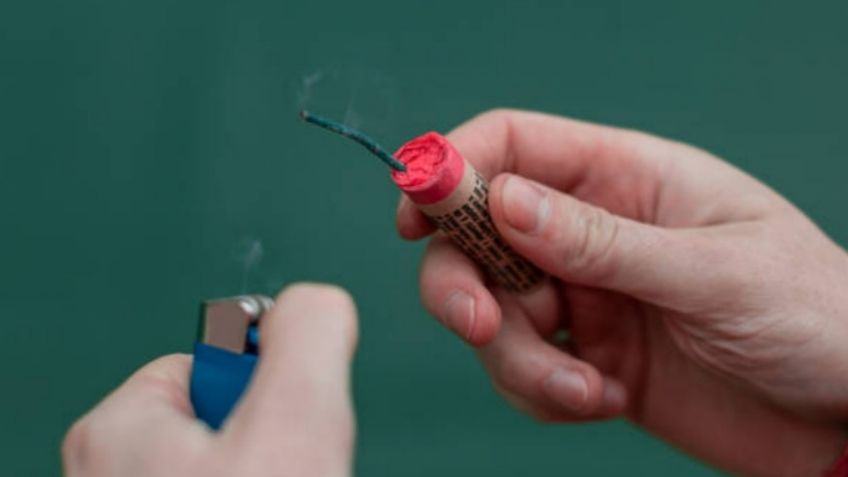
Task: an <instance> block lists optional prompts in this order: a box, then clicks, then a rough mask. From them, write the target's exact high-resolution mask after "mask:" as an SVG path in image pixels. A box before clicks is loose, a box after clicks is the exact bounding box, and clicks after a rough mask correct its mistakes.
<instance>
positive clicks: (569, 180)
mask: <svg viewBox="0 0 848 477" xmlns="http://www.w3.org/2000/svg"><path fill="white" fill-rule="evenodd" d="M447 139H448V140H449V141H450V142H451V143H452V144H453V145H454V147H455V148H456V149H457V151H459V153H460V154H461V155H462V156H463V157H465V159H467V160H468V161H469V162H470V163H471V164H472V165H473V166H474V167H475V168H476V169H477V170H478V171H479V172H480V173H481V174H482V175H483V176H484V177H486V178H488V179H492V178H493V177H494V176H496V175H498V174H500V173H502V172H512V173H515V174H518V175H521V176H524V177H527V178H529V179H533V180H535V181H538V182H541V183H544V184H547V185H549V186H551V187H552V188H555V189H558V190H561V191H566V192H569V191H572V190H573V189H575V188H576V187H578V186H579V185H580V184H581V183H583V182H587V181H593V182H594V181H596V180H598V179H603V178H607V177H621V175H622V173H623V172H625V171H626V170H628V169H629V170H631V171H632V170H634V168H638V169H644V168H646V167H647V168H650V169H652V170H656V169H657V168H659V167H660V166H661V165H662V163H663V162H664V160H665V159H663V157H664V155H658V154H656V151H657V146H659V145H668V144H671V143H670V142H669V141H665V140H663V139H660V138H658V137H654V136H651V135H648V134H644V133H640V132H637V131H631V130H626V129H620V128H616V127H612V126H603V125H599V124H592V123H587V122H583V121H577V120H574V119H569V118H564V117H560V116H554V115H550V114H544V113H537V112H530V111H519V110H506V109H504V110H494V111H490V112H487V113H483V114H481V115H479V116H476V117H474V118H472V119H471V120H469V121H467V122H465V123H463V124H462V125H460V126H459V127H457V128H456V129H454V130H453V131H451V132H450V133H449V134H448V135H447ZM648 151H651V153H648ZM397 214H398V215H397V226H398V231H399V232H400V235H401V236H402V237H404V238H407V239H412V240H414V239H418V238H421V237H424V236H426V235H428V234H430V233H431V232H432V231H433V228H432V226H431V225H430V224H429V222H428V221H427V220H426V218H425V217H424V216H423V214H421V213H420V212H419V211H418V210H416V209H415V208H414V207H412V206H411V203H410V201H409V200H408V199H407V198H406V197H403V196H402V197H401V203H400V206H399V207H398V212H397Z"/></svg>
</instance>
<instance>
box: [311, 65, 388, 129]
mask: <svg viewBox="0 0 848 477" xmlns="http://www.w3.org/2000/svg"><path fill="white" fill-rule="evenodd" d="M399 98H400V94H399V88H398V85H397V81H396V80H395V78H394V77H392V76H390V75H387V74H385V73H383V72H381V71H380V70H377V69H373V68H370V69H369V68H362V67H357V68H318V69H316V70H314V71H310V72H307V73H304V74H302V75H301V76H300V77H299V78H298V79H297V82H296V91H295V101H296V104H297V107H298V109H309V110H310V111H313V112H315V113H317V114H320V115H323V116H327V117H330V118H333V119H338V120H340V121H342V122H344V123H345V124H347V125H349V126H351V127H355V128H358V129H367V130H368V131H369V132H371V133H374V134H378V135H379V134H385V133H387V132H388V130H389V129H391V126H393V125H394V120H395V119H396V116H397V115H396V112H397V110H398V102H399Z"/></svg>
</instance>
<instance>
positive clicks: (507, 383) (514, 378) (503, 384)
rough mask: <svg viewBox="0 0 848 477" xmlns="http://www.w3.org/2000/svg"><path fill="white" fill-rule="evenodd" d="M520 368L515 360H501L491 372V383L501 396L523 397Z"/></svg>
mask: <svg viewBox="0 0 848 477" xmlns="http://www.w3.org/2000/svg"><path fill="white" fill-rule="evenodd" d="M520 368H521V366H520V365H519V364H518V363H517V362H516V360H515V359H509V358H507V359H503V360H501V361H500V362H499V363H497V365H496V366H495V367H494V369H493V371H492V382H493V384H494V386H495V389H496V390H498V391H499V392H500V393H501V394H503V393H512V394H518V395H523V394H524V391H525V390H524V386H523V375H522V370H521V369H520Z"/></svg>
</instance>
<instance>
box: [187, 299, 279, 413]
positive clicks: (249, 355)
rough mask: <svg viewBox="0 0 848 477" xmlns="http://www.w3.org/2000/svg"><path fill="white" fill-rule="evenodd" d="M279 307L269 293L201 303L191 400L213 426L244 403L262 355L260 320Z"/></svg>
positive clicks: (196, 410)
mask: <svg viewBox="0 0 848 477" xmlns="http://www.w3.org/2000/svg"><path fill="white" fill-rule="evenodd" d="M273 305H274V301H273V300H271V299H270V298H268V297H266V296H263V295H241V296H235V297H231V298H222V299H217V300H209V301H206V302H204V303H202V304H201V306H200V324H199V329H198V336H197V342H195V344H194V361H193V363H192V366H191V390H190V395H191V403H192V405H193V406H194V412H195V414H196V415H197V417H198V418H199V419H201V420H202V421H204V422H206V423H207V424H208V425H209V426H210V427H212V428H213V429H218V428H219V427H220V426H221V423H222V422H223V421H224V419H226V417H227V415H228V414H229V413H230V410H232V408H233V406H235V404H236V402H238V400H239V398H240V397H241V395H242V393H243V392H244V390H245V388H246V387H247V384H248V382H250V377H251V375H252V374H253V368H254V367H255V366H256V361H257V360H258V358H259V319H260V318H261V317H262V315H264V314H265V313H267V312H268V311H269V310H270V309H271V307H272V306H273Z"/></svg>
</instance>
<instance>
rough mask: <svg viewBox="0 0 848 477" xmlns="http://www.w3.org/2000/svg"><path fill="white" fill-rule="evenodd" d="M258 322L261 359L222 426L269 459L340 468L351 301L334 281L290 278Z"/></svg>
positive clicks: (348, 447) (349, 432) (345, 461)
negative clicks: (303, 281) (302, 281)
mask: <svg viewBox="0 0 848 477" xmlns="http://www.w3.org/2000/svg"><path fill="white" fill-rule="evenodd" d="M260 326H261V330H260V333H261V337H260V348H261V358H260V359H259V364H258V367H257V370H256V372H255V376H254V378H253V380H252V382H251V383H250V385H249V387H248V389H247V391H246V393H245V396H244V397H243V398H242V401H241V403H240V404H239V406H238V408H237V409H236V410H235V412H234V414H233V416H232V418H231V420H230V422H229V423H228V426H227V427H228V428H227V429H225V433H227V434H229V436H230V437H231V438H233V439H234V440H236V441H240V442H249V443H250V446H249V447H251V448H252V449H253V451H256V452H259V453H260V454H268V455H272V456H276V457H274V460H275V461H287V462H289V463H292V462H299V463H300V464H302V465H304V466H309V465H314V466H317V467H316V468H318V467H321V468H326V467H328V466H329V467H331V468H333V469H335V470H339V471H340V472H338V473H339V475H341V474H342V473H346V468H347V467H348V466H349V462H350V454H351V452H352V445H353V432H354V422H353V420H354V419H353V409H352V403H351V397H350V366H351V360H352V358H353V352H354V348H355V345H356V336H357V326H356V309H355V306H354V303H353V300H351V298H350V296H349V295H348V294H347V293H346V292H345V291H344V290H342V289H340V288H337V287H333V286H329V285H317V284H299V285H293V286H290V287H288V288H286V289H285V290H283V292H281V293H280V294H279V295H278V296H277V299H276V304H275V306H274V307H273V309H272V310H271V311H270V312H269V313H268V314H267V315H266V316H265V317H264V318H263V319H262V321H261V322H260ZM317 449H320V451H318V450H317ZM317 454H320V455H317ZM300 464H298V465H300ZM331 473H333V472H331Z"/></svg>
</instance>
